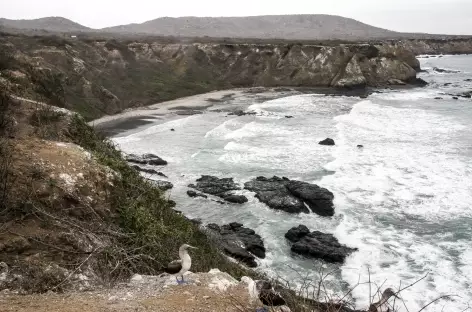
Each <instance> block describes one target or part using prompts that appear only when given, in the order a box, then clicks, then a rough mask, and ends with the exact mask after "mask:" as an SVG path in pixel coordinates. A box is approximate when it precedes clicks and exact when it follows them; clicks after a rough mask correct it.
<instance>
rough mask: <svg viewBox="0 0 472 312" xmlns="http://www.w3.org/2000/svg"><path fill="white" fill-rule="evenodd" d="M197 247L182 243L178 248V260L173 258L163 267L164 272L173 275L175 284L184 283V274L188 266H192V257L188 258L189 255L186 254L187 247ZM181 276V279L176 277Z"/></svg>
mask: <svg viewBox="0 0 472 312" xmlns="http://www.w3.org/2000/svg"><path fill="white" fill-rule="evenodd" d="M189 248H192V249H198V248H197V247H193V246H190V245H187V244H183V245H182V246H180V248H179V257H180V260H174V261H172V262H170V263H169V264H168V265H167V267H165V268H164V269H163V271H164V272H166V273H168V274H171V275H174V276H175V280H176V281H177V284H179V285H180V284H182V283H185V281H184V274H185V273H186V272H187V271H188V270H190V267H191V266H192V258H190V255H189V254H188V249H189ZM179 275H180V276H181V277H182V280H179V279H178V278H177V277H178V276H179Z"/></svg>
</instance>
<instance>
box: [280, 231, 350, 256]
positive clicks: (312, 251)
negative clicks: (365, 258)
mask: <svg viewBox="0 0 472 312" xmlns="http://www.w3.org/2000/svg"><path fill="white" fill-rule="evenodd" d="M285 237H286V238H287V239H288V240H289V241H290V242H291V243H292V247H291V250H292V251H293V252H294V253H297V254H300V255H303V256H306V257H310V258H316V259H322V260H324V261H327V262H333V263H336V262H339V263H342V262H344V260H345V259H346V257H347V256H349V255H350V254H351V253H352V252H354V251H357V248H349V247H347V246H345V245H341V244H340V243H339V242H338V240H337V239H336V238H335V237H334V236H333V235H332V234H326V233H322V232H319V231H313V232H311V233H310V231H309V230H308V228H307V227H306V226H304V225H299V226H298V227H293V228H291V229H290V230H289V231H288V232H287V233H286V234H285Z"/></svg>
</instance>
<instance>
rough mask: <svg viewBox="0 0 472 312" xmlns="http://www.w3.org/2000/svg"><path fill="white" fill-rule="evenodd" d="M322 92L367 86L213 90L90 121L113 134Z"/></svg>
mask: <svg viewBox="0 0 472 312" xmlns="http://www.w3.org/2000/svg"><path fill="white" fill-rule="evenodd" d="M314 93H317V94H324V95H326V96H341V95H342V96H360V95H366V96H367V95H368V93H370V91H369V90H365V89H362V90H338V89H333V88H296V87H276V88H264V87H254V88H240V89H230V90H224V91H213V92H209V93H203V94H198V95H193V96H188V97H184V98H179V99H176V100H172V101H166V102H161V103H157V104H153V105H150V106H146V107H139V108H133V109H128V110H125V111H124V112H122V113H119V114H116V115H111V116H104V117H101V118H99V119H95V120H93V121H90V122H89V125H91V126H93V127H94V128H95V129H97V130H98V131H99V132H101V133H103V134H105V135H106V136H109V137H112V136H116V135H119V134H120V133H123V132H129V131H131V130H136V131H138V130H143V129H144V128H145V127H148V126H150V125H153V124H156V123H159V121H162V122H164V121H169V120H170V119H177V118H183V117H185V116H190V115H195V114H203V113H204V112H205V111H217V110H219V111H227V112H232V111H236V110H240V109H243V110H244V106H247V104H248V101H253V102H254V103H261V102H264V101H268V100H272V99H276V98H280V97H284V96H290V95H295V94H314Z"/></svg>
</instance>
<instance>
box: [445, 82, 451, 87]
mask: <svg viewBox="0 0 472 312" xmlns="http://www.w3.org/2000/svg"><path fill="white" fill-rule="evenodd" d="M450 85H452V82H446V83H445V84H444V86H445V87H447V86H450Z"/></svg>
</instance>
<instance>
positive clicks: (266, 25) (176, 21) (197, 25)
mask: <svg viewBox="0 0 472 312" xmlns="http://www.w3.org/2000/svg"><path fill="white" fill-rule="evenodd" d="M102 30H103V31H111V32H120V33H146V34H154V35H164V36H182V37H203V36H210V37H231V38H238V37H246V38H280V39H362V38H386V37H388V38H393V37H398V36H399V35H401V34H400V33H396V32H393V31H389V30H386V29H382V28H377V27H373V26H370V25H367V24H364V23H361V22H359V21H356V20H354V19H350V18H345V17H341V16H333V15H322V14H316V15H267V16H248V17H179V18H171V17H162V18H157V19H155V20H151V21H147V22H144V23H142V24H129V25H122V26H115V27H109V28H104V29H102Z"/></svg>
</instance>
